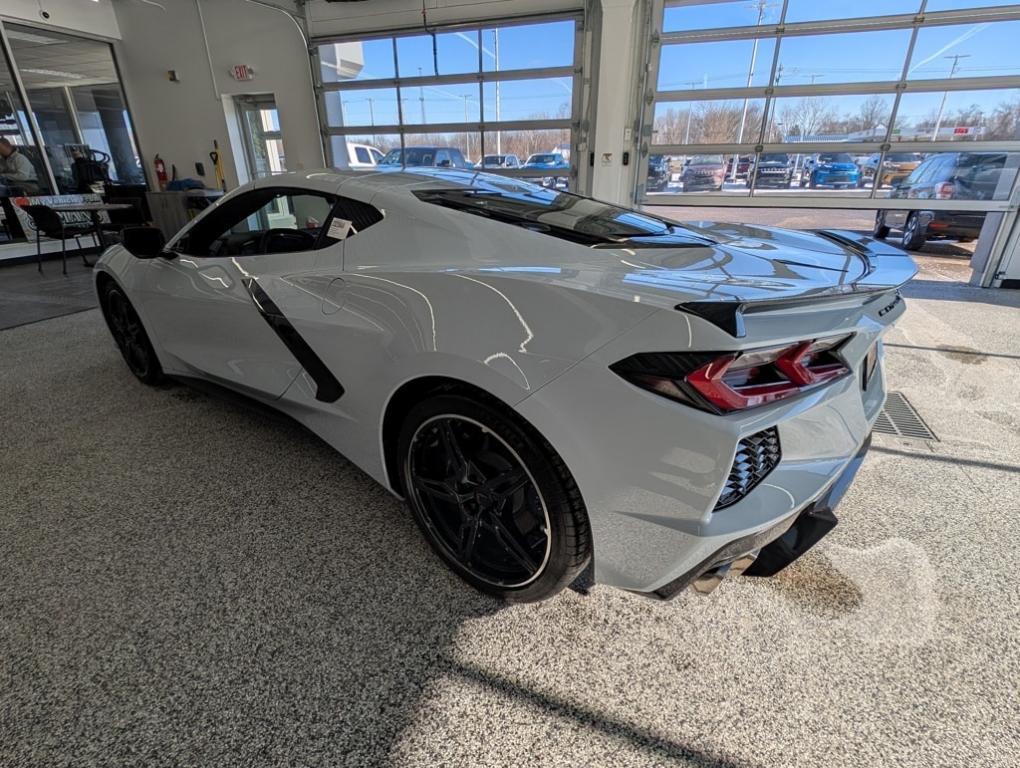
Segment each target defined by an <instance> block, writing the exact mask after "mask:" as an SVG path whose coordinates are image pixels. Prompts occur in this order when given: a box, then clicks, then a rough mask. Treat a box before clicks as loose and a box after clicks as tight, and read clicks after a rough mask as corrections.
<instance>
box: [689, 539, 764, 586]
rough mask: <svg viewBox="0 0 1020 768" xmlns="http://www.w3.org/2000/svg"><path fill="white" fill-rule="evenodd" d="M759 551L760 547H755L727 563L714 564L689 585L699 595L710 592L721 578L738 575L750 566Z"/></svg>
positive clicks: (721, 580)
mask: <svg viewBox="0 0 1020 768" xmlns="http://www.w3.org/2000/svg"><path fill="white" fill-rule="evenodd" d="M760 551H761V550H760V549H756V550H754V551H753V552H748V553H747V554H746V555H741V556H740V557H738V558H737V559H736V560H732V561H730V562H728V563H724V564H723V565H719V566H716V567H715V568H712V569H711V570H708V571H705V572H704V573H703V574H701V575H700V576H699V577H698V578H696V579H695V580H694V582H693V583H692V584H691V586H692V587H693V588H694V591H695V592H697V593H698V594H699V595H708V594H711V593H712V592H714V591H715V590H716V588H717V587H718V586H719V585H720V584H722V582H723V579H725V578H728V577H730V576H740V575H741V574H742V573H743V572H744V571H746V570H747V569H748V568H750V567H751V565H752V564H753V563H754V561H755V560H756V559H757V558H758V553H759V552H760Z"/></svg>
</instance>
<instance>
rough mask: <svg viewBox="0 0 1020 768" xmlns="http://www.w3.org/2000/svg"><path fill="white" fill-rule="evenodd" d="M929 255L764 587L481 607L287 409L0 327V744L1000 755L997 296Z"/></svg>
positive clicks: (975, 762) (81, 754) (954, 763)
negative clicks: (281, 417)
mask: <svg viewBox="0 0 1020 768" xmlns="http://www.w3.org/2000/svg"><path fill="white" fill-rule="evenodd" d="M965 274H966V266H965V263H964V262H954V261H953V260H947V259H938V258H929V259H926V260H925V270H924V272H923V274H922V275H921V276H920V279H919V280H917V281H916V282H915V283H913V284H912V285H911V286H909V287H908V290H907V294H908V299H909V309H908V312H907V314H906V315H905V317H904V319H903V321H902V323H901V325H900V326H899V327H898V328H897V329H896V331H895V332H894V333H893V334H892V336H891V338H890V339H889V341H890V344H889V347H888V357H887V360H888V379H889V384H890V388H891V389H893V390H899V391H902V392H904V393H905V394H906V395H907V397H908V398H909V399H910V400H911V402H912V403H913V404H914V405H915V407H916V408H917V409H918V410H919V412H920V413H921V415H922V416H923V417H924V418H925V419H926V420H927V422H928V423H929V424H930V425H931V427H932V428H933V429H934V431H935V433H936V434H937V435H938V437H939V438H940V440H939V441H938V442H935V441H931V442H922V441H911V440H902V439H898V438H892V437H887V436H881V435H879V436H876V439H875V443H874V448H873V450H872V452H871V453H870V454H869V456H868V458H867V459H866V461H865V464H864V467H863V469H862V471H861V473H860V475H859V477H858V480H857V483H856V484H855V486H854V487H853V488H852V489H851V491H850V493H849V495H848V496H847V497H846V499H845V501H844V503H843V506H842V507H841V509H840V517H841V524H840V525H839V526H838V527H837V529H836V530H835V532H834V533H833V535H832V536H831V537H829V538H828V539H826V540H825V541H824V542H822V544H820V545H819V547H817V548H816V550H815V551H813V552H812V553H811V554H810V555H809V556H807V557H806V558H805V559H803V560H802V561H800V562H798V563H797V564H795V565H794V566H793V567H791V568H790V569H788V570H787V571H786V572H784V573H783V574H781V575H780V576H779V577H777V578H775V579H772V580H765V581H762V580H752V579H744V580H734V581H732V582H730V583H725V584H723V585H722V586H721V587H720V588H719V589H718V590H717V591H716V592H715V593H713V594H712V595H710V596H708V597H698V596H696V595H693V594H684V595H681V596H680V597H679V598H678V599H676V600H675V601H673V602H670V603H656V602H652V601H650V600H647V599H644V598H641V597H637V596H634V595H630V594H627V593H623V592H619V591H614V590H611V589H606V588H596V589H595V590H594V591H593V593H592V594H591V595H590V596H588V597H582V596H579V595H577V594H574V593H569V592H568V593H565V594H564V595H563V596H561V597H560V598H558V599H556V600H553V601H550V602H547V603H544V604H540V605H528V606H512V607H507V606H504V605H501V604H499V603H496V602H494V601H492V600H489V599H487V598H484V597H482V596H480V595H478V594H476V593H474V592H473V591H471V590H470V589H469V588H467V587H465V586H463V585H462V584H461V583H460V582H459V581H457V580H456V579H455V578H454V577H452V576H451V575H450V574H449V573H448V572H447V571H446V570H445V569H444V568H443V567H442V566H441V565H440V564H439V563H438V561H437V560H436V558H435V557H434V556H432V555H431V554H430V552H429V551H428V549H427V548H426V546H425V545H424V544H423V543H422V541H421V540H420V538H419V536H418V534H417V531H416V530H415V529H414V527H413V524H412V522H411V520H410V518H409V516H408V515H407V514H406V513H405V512H404V511H403V510H402V509H401V507H400V506H399V505H398V504H397V503H396V502H395V501H393V500H392V499H391V498H390V497H388V496H387V495H386V494H385V493H384V492H383V491H382V490H381V489H379V488H378V487H377V486H375V485H373V484H372V483H371V482H370V481H369V480H368V479H367V478H366V477H365V476H364V475H363V474H362V473H361V472H359V471H358V470H356V469H355V468H353V467H352V466H351V465H350V464H348V463H347V462H346V461H345V460H344V459H343V458H341V457H339V456H337V455H335V454H334V453H332V452H331V451H330V450H328V449H327V448H326V447H325V446H324V445H323V444H322V443H320V442H318V441H317V440H316V439H315V438H313V437H311V436H310V435H308V434H307V433H305V432H303V431H301V430H299V429H297V428H295V427H294V426H292V425H290V424H288V423H281V422H278V421H276V420H273V419H268V418H266V417H264V416H261V415H258V414H254V413H251V412H249V411H247V410H244V409H241V408H239V407H238V406H235V405H233V404H230V403H226V402H223V401H221V400H218V399H214V398H210V397H208V396H206V395H203V394H199V393H197V392H195V391H193V390H191V389H188V388H185V387H183V386H171V387H167V388H163V389H155V390H154V389H149V388H146V387H144V386H142V385H140V384H138V383H137V382H136V381H135V380H134V379H133V378H132V377H131V376H130V374H129V373H128V371H127V369H126V367H125V366H124V365H123V364H122V363H121V361H120V359H119V357H118V355H117V353H116V351H115V349H114V346H113V344H112V342H111V341H110V339H109V337H108V335H107V332H106V330H105V328H104V327H103V325H102V320H101V318H100V315H99V313H98V311H95V310H89V311H85V312H81V313H79V314H75V315H70V316H66V317H61V318H57V319H53V320H46V321H43V322H39V323H35V324H33V325H27V326H23V327H20V328H15V329H12V330H7V331H3V332H0V359H2V360H3V366H2V368H0V423H2V424H3V426H4V429H3V432H2V435H3V437H2V440H0V444H2V453H0V482H2V488H3V493H2V494H0V765H2V766H5V768H6V767H8V766H11V767H14V766H40V767H43V766H45V767H46V768H52V767H54V766H114V765H116V766H128V765H144V766H185V765H186V766H217V767H218V768H219V767H222V766H235V765H236V766H277V765H279V766H285V765H286V766H313V765H314V766H340V765H344V766H371V765H387V766H400V767H401V768H410V767H415V766H422V767H425V766H429V767H430V768H431V767H433V766H472V767H475V766H511V765H512V766H614V767H615V766H725V767H727V768H737V767H739V768H750V767H751V766H783V767H784V768H786V767H789V766H812V767H814V766H822V765H824V766H829V767H832V768H834V767H836V766H862V767H864V766H867V767H868V768H872V767H873V766H878V765H888V766H892V765H895V766H924V767H925V768H930V767H931V766H947V767H950V766H951V767H952V768H959V766H983V767H984V766H1003V767H1006V766H1016V765H1018V764H1020V728H1018V725H1017V723H1018V722H1020V697H1018V695H1017V680H1020V589H1018V587H1017V576H1016V567H1015V564H1016V563H1017V562H1018V561H1020V417H1018V414H1020V389H1018V387H1017V385H1016V382H1017V378H1018V374H1020V353H1018V350H1020V323H1018V322H1017V318H1018V317H1020V294H1018V293H1017V292H1006V291H980V290H977V289H971V288H967V287H964V286H960V285H959V284H958V283H954V282H952V281H953V280H954V279H959V277H960V276H961V275H965Z"/></svg>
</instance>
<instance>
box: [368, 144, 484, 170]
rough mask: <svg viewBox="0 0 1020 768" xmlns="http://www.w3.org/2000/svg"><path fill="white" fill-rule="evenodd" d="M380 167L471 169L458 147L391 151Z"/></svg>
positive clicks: (414, 148)
mask: <svg viewBox="0 0 1020 768" xmlns="http://www.w3.org/2000/svg"><path fill="white" fill-rule="evenodd" d="M379 165H384V166H394V165H401V166H405V167H408V168H411V167H414V168H422V167H435V168H470V167H471V166H470V165H469V164H468V162H467V161H466V160H465V159H464V154H463V153H462V152H461V151H460V150H459V149H457V148H456V147H404V149H403V150H401V149H400V148H396V149H391V150H390V151H389V152H387V153H386V156H385V157H384V158H383V159H382V160H381V161H380V162H379Z"/></svg>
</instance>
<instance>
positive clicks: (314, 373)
mask: <svg viewBox="0 0 1020 768" xmlns="http://www.w3.org/2000/svg"><path fill="white" fill-rule="evenodd" d="M244 287H245V288H247V289H248V294H249V295H250V296H251V300H252V301H253V302H254V303H255V308H256V309H258V311H259V314H260V315H262V317H263V319H264V320H265V321H266V322H267V323H269V327H270V328H272V329H273V330H274V331H275V332H276V335H277V336H279V337H280V341H282V342H283V343H284V345H286V347H287V349H289V350H290V353H291V354H292V355H294V358H295V359H296V360H297V361H298V362H299V363H300V364H301V367H302V368H304V369H305V372H306V373H307V374H308V375H309V376H311V378H312V381H314V382H315V399H316V400H319V401H321V402H323V403H335V402H336V401H337V400H339V399H340V397H341V395H343V393H344V388H343V386H341V384H340V382H339V381H337V378H336V376H334V375H333V374H332V373H331V372H330V370H329V368H327V367H326V364H325V363H324V362H322V359H321V358H320V357H319V356H318V355H316V354H315V352H314V351H313V350H312V348H311V347H310V346H308V342H307V341H305V340H304V339H303V338H301V334H299V333H298V332H297V329H296V328H294V326H293V325H292V324H291V322H290V320H288V319H287V318H286V316H285V315H284V314H283V312H281V311H280V308H279V307H278V306H276V304H275V302H274V301H273V300H272V299H271V298H269V294H267V293H266V292H265V291H264V290H263V289H262V286H261V285H259V284H258V282H257V281H256V280H255V279H254V278H251V277H249V278H246V279H245V280H244Z"/></svg>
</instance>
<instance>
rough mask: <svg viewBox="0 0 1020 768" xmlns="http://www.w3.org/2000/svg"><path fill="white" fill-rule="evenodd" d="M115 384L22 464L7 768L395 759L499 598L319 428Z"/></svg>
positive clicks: (16, 505)
mask: <svg viewBox="0 0 1020 768" xmlns="http://www.w3.org/2000/svg"><path fill="white" fill-rule="evenodd" d="M102 377H103V378H109V379H111V382H107V383H108V384H110V386H108V387H106V391H105V393H103V392H100V394H98V395H96V396H95V397H94V399H93V402H92V404H91V406H90V407H88V408H80V409H76V411H70V410H69V411H67V412H62V413H61V414H60V416H58V417H57V418H56V419H55V420H53V421H47V420H46V419H45V418H38V419H32V422H33V429H32V431H31V432H30V433H24V434H22V435H20V438H21V439H19V440H18V441H17V443H16V444H17V445H19V452H18V455H17V456H16V457H15V456H11V457H8V458H5V460H4V464H3V470H4V475H5V476H10V477H17V478H18V482H17V483H16V487H15V488H14V492H13V497H12V498H11V499H9V502H10V503H11V506H7V503H5V504H4V505H3V508H4V509H5V510H6V511H5V512H4V513H3V514H0V563H2V564H3V567H2V572H3V578H2V579H0V647H2V648H3V655H4V657H5V658H4V661H3V662H0V680H2V681H3V686H2V687H3V692H2V694H0V698H2V701H3V706H2V707H0V712H4V711H6V713H7V714H6V715H3V714H0V730H2V731H3V732H4V733H5V734H6V735H5V737H4V739H3V741H4V742H5V743H4V744H3V746H0V756H3V755H6V757H2V759H0V762H4V763H5V764H23V765H28V764H32V765H58V764H60V765H63V764H76V765H85V764H99V763H103V764H118V765H127V764H135V763H136V762H140V763H145V764H148V765H156V764H167V765H170V764H173V765H177V764H188V765H216V766H228V765H238V766H242V765H243V766H251V765H266V764H280V765H313V764H314V765H318V764H331V765H333V764H345V765H359V766H361V765H376V764H379V763H380V762H383V761H384V760H385V758H386V754H387V751H388V749H389V747H390V745H392V744H393V742H394V741H395V740H396V739H397V737H398V736H399V735H400V733H401V732H402V731H403V729H404V728H406V727H407V725H408V723H409V721H410V718H411V717H412V716H413V714H414V711H415V708H416V706H417V704H418V700H419V697H420V696H421V694H422V691H423V690H424V689H425V687H426V685H427V684H428V682H429V680H430V679H431V677H432V676H433V675H434V674H436V670H437V669H440V668H441V666H442V665H441V664H440V663H439V659H440V656H441V655H442V654H444V653H447V652H449V649H450V645H451V642H452V640H453V637H454V635H455V634H456V633H457V631H458V629H459V627H460V626H461V624H462V623H463V622H465V621H467V620H469V619H472V618H476V617H480V616H486V615H489V614H492V613H493V612H495V611H498V610H499V609H500V607H501V605H502V604H501V603H499V602H497V601H495V600H493V599H490V598H488V597H486V596H484V595H481V594H480V593H478V592H476V591H474V590H472V589H470V588H467V587H466V586H465V585H464V584H463V583H462V582H460V581H459V580H458V579H457V578H456V577H454V576H453V575H452V574H451V573H449V572H448V571H447V570H446V569H445V568H444V567H443V566H442V565H441V564H440V563H439V561H438V559H437V558H436V557H435V556H434V555H433V554H432V552H431V551H430V550H429V549H428V547H427V546H426V545H425V543H424V542H423V540H422V538H421V536H420V535H419V533H418V531H417V528H416V526H415V525H414V523H413V521H412V519H411V518H410V515H409V514H408V513H407V512H406V511H405V510H404V509H403V508H402V506H401V505H400V504H399V503H398V502H397V501H396V500H395V499H393V498H392V497H391V496H390V495H389V494H387V493H386V492H385V491H384V490H383V489H382V488H380V487H379V486H378V485H377V484H375V483H374V482H373V481H372V480H371V479H369V478H368V477H367V476H366V475H364V474H363V473H362V472H361V471H359V470H357V469H356V468H355V467H353V465H351V464H350V463H348V462H347V461H345V460H344V459H343V458H342V457H341V456H339V455H338V454H336V453H335V452H334V451H332V450H330V449H329V448H328V446H326V445H325V444H324V443H322V442H320V441H318V440H317V439H316V438H314V437H313V436H311V435H310V434H309V433H308V432H306V431H304V430H303V429H300V428H298V427H297V426H295V425H292V424H289V423H283V422H281V421H279V420H269V419H266V418H264V417H262V416H260V415H259V414H257V413H252V412H251V411H248V410H244V409H240V408H238V407H237V406H236V405H233V404H231V403H226V402H223V401H221V400H218V399H216V398H213V397H210V396H208V395H206V394H196V392H195V391H194V390H191V389H185V388H183V387H181V386H179V385H174V386H170V387H166V388H160V389H155V390H153V389H146V388H141V387H140V385H138V384H137V382H134V381H133V379H131V378H130V376H129V374H126V372H125V371H122V370H119V369H118V370H116V372H115V373H114V374H110V373H109V372H108V371H103V376H102ZM108 398H113V399H114V400H119V401H120V403H119V408H118V407H114V403H111V402H110V400H109V399H108ZM125 403H130V405H128V406H127V410H126V411H125V410H123V409H124V407H125ZM79 405H80V404H79ZM23 407H24V406H23ZM27 409H28V410H33V409H39V410H40V413H39V414H35V415H37V416H40V417H41V416H42V415H43V414H42V413H41V411H42V410H43V409H44V406H43V404H42V403H33V404H32V405H29V406H27ZM118 410H119V411H120V412H119V413H118ZM76 413H77V415H76ZM14 437H16V438H17V437H19V435H14ZM8 472H9V473H10V474H9V475H8V474H7V473H8ZM8 718H10V719H8ZM4 721H6V723H5V724H4ZM7 760H10V761H12V762H11V763H7Z"/></svg>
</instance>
